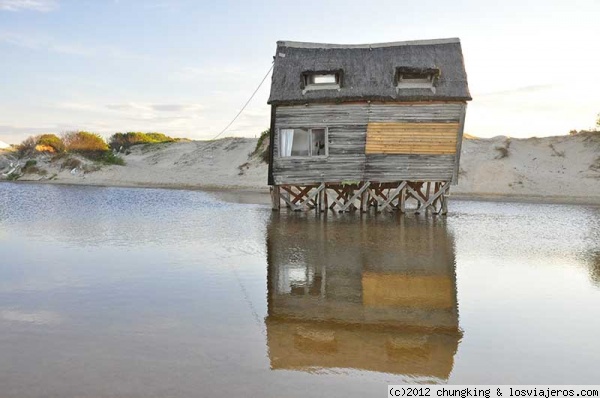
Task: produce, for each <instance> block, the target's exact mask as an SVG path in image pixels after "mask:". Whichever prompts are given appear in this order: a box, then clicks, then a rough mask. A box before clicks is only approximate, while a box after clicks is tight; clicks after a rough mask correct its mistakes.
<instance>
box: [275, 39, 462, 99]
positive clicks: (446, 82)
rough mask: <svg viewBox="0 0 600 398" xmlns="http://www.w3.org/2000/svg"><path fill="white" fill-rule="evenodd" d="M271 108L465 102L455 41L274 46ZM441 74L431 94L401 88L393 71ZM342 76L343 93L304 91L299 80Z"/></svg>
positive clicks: (298, 43)
mask: <svg viewBox="0 0 600 398" xmlns="http://www.w3.org/2000/svg"><path fill="white" fill-rule="evenodd" d="M274 62H275V65H274V67H273V76H272V83H271V95H270V97H269V101H268V103H269V104H272V105H285V104H304V103H314V102H348V101H390V102H398V101H434V100H445V101H449V100H452V101H469V100H471V95H470V94H469V87H468V84H467V74H466V72H465V66H464V61H463V56H462V50H461V46H460V41H459V40H458V39H438V40H422V41H413V42H396V43H381V44H365V45H335V44H319V43H300V42H285V41H280V42H277V52H276V53H275V61H274ZM399 67H412V68H422V69H430V68H431V69H439V70H440V72H441V73H440V76H439V78H438V80H437V82H436V87H435V90H431V89H428V88H424V89H423V88H401V89H397V88H396V84H395V80H394V79H395V73H396V68H399ZM328 70H329V71H335V70H342V71H343V82H342V87H341V88H340V89H339V90H337V89H330V90H314V91H306V92H303V90H302V74H303V73H304V72H310V71H328Z"/></svg>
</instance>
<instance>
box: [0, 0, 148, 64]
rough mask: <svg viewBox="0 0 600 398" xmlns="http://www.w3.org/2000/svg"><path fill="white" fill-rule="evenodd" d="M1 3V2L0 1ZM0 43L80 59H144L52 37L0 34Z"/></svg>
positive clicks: (107, 48)
mask: <svg viewBox="0 0 600 398" xmlns="http://www.w3.org/2000/svg"><path fill="white" fill-rule="evenodd" d="M0 1H2V0H0ZM0 43H7V44H10V45H13V46H17V47H21V48H26V49H29V50H35V51H49V52H53V53H59V54H67V55H78V56H82V57H96V58H107V57H108V58H113V59H123V60H127V59H130V60H142V59H144V57H143V56H142V55H139V54H134V53H131V52H128V51H124V50H121V49H119V48H117V47H113V46H94V47H90V46H85V45H84V44H79V43H68V42H62V41H60V40H57V39H55V38H52V37H46V36H44V37H41V36H32V35H21V34H18V33H13V32H0Z"/></svg>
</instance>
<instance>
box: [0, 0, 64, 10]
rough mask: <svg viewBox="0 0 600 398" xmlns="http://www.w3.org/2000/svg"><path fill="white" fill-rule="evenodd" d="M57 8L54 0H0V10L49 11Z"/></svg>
mask: <svg viewBox="0 0 600 398" xmlns="http://www.w3.org/2000/svg"><path fill="white" fill-rule="evenodd" d="M57 8H58V2H57V1H56V0H0V10H1V11H23V10H25V11H38V12H49V11H53V10H55V9H57Z"/></svg>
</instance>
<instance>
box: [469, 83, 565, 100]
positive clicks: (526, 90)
mask: <svg viewBox="0 0 600 398" xmlns="http://www.w3.org/2000/svg"><path fill="white" fill-rule="evenodd" d="M554 87H556V85H554V84H536V85H531V86H524V87H516V88H511V89H507V90H498V91H492V92H488V93H481V94H475V95H474V96H476V97H478V98H480V97H496V96H504V95H519V94H530V93H537V92H540V91H546V90H551V89H553V88H554Z"/></svg>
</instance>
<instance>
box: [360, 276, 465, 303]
mask: <svg viewBox="0 0 600 398" xmlns="http://www.w3.org/2000/svg"><path fill="white" fill-rule="evenodd" d="M362 288H363V291H362V294H363V304H364V305H366V306H368V307H419V308H452V307H453V306H454V289H455V285H454V281H453V280H452V279H451V278H449V277H447V276H440V275H393V274H377V273H373V272H364V273H363V275H362Z"/></svg>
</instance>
